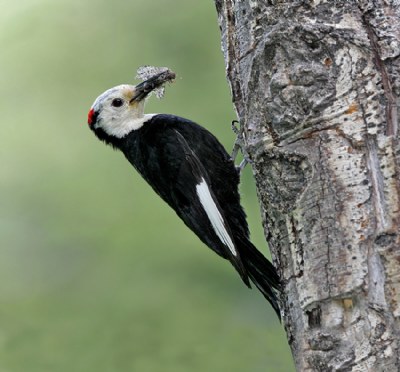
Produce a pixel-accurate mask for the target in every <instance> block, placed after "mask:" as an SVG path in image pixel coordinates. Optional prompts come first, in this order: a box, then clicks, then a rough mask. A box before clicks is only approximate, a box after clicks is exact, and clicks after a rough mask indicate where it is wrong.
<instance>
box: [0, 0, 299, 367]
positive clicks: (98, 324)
mask: <svg viewBox="0 0 400 372" xmlns="http://www.w3.org/2000/svg"><path fill="white" fill-rule="evenodd" d="M0 4H1V12H0V30H1V31H0V50H1V52H0V79H1V83H0V95H1V99H0V112H1V125H0V159H1V161H0V170H1V172H0V372H64V371H65V372H71V371H74V372H79V371H82V372H90V371H107V372H108V371H110V372H111V371H143V372H147V371H154V372H157V371H163V372H169V371H171V372H172V371H174V372H180V371H182V372H183V371H191V372H196V371H231V372H234V371H246V372H247V371H251V372H252V371H272V372H275V371H283V372H286V371H291V370H293V364H292V361H291V356H290V353H289V348H288V346H287V342H286V339H285V334H284V331H283V327H282V326H281V325H280V324H279V322H278V320H277V318H276V317H275V315H274V314H273V311H272V310H271V308H270V306H269V305H268V303H267V302H266V301H265V300H264V299H263V297H262V296H261V294H259V293H258V292H257V291H256V290H253V291H250V290H248V289H246V287H245V286H244V285H243V283H242V282H241V280H240V278H239V277H238V275H237V274H236V273H235V271H234V269H233V268H232V267H231V266H230V265H229V264H228V263H227V262H225V261H223V260H221V259H220V258H219V257H218V256H217V255H215V254H214V253H212V252H211V251H210V250H209V249H208V248H206V247H205V246H203V245H202V243H200V241H199V240H198V239H197V238H196V237H195V236H194V234H193V233H191V232H190V231H189V230H188V229H187V228H186V227H185V226H184V225H183V223H182V222H181V221H180V220H179V219H178V218H177V217H176V215H175V214H174V212H172V211H171V210H170V209H169V208H168V207H167V206H166V205H165V204H164V203H163V202H162V201H161V200H160V199H159V198H158V197H157V196H156V195H155V194H154V192H153V191H152V190H151V189H150V188H149V187H148V186H147V185H146V184H145V182H144V181H143V180H142V179H141V178H140V176H138V175H137V174H136V173H135V171H134V170H133V169H132V168H131V166H130V165H129V164H128V162H127V161H126V160H125V159H124V158H123V156H122V155H121V154H120V153H118V152H115V151H113V150H112V149H111V148H108V147H106V146H104V144H102V143H100V142H99V141H98V140H97V139H96V138H95V137H94V135H93V134H92V133H91V132H90V130H89V129H88V128H87V124H86V118H87V112H88V110H89V108H90V106H91V104H92V102H93V101H94V99H95V98H96V97H97V96H98V95H99V94H100V93H102V92H103V91H104V90H105V89H108V88H110V87H112V86H114V85H117V84H121V83H132V82H134V81H135V80H134V77H135V75H136V69H137V67H139V66H141V65H146V64H150V65H154V66H168V67H169V68H171V69H172V70H174V71H175V72H176V73H177V75H178V78H177V80H176V82H175V83H174V84H173V85H171V86H168V87H167V91H166V96H165V98H164V99H163V100H161V101H158V100H156V99H155V98H152V99H151V101H150V102H149V104H148V108H147V112H166V113H174V114H177V115H181V116H184V117H188V118H191V119H193V120H195V121H197V122H199V123H201V124H203V125H204V126H206V127H208V128H209V129H210V130H211V131H212V132H213V133H214V134H215V135H217V137H219V138H220V139H221V141H222V142H223V143H224V145H225V146H226V148H227V149H229V150H230V148H231V146H232V144H233V142H234V135H233V133H232V132H231V129H230V122H231V120H233V119H235V114H234V112H233V109H232V104H231V99H230V93H229V86H228V84H227V81H226V79H225V68H224V61H223V56H222V53H221V51H220V34H219V29H218V24H217V16H216V11H215V9H214V5H213V2H212V1H199V0H169V1H167V0H153V1H149V0H133V1H122V0H118V1H105V0H97V1H95V0H88V1H80V0H79V1H78V0H68V1H67V0H56V1H50V0H18V1H13V2H6V1H4V0H0ZM241 190H242V194H243V202H244V204H245V207H246V210H247V213H248V215H249V223H250V226H251V229H252V231H253V241H254V242H255V244H256V245H257V246H258V247H259V248H260V249H261V250H262V251H263V252H264V253H267V251H266V244H265V241H264V238H263V232H262V227H261V224H260V218H259V209H258V205H257V200H256V193H255V188H254V185H253V181H252V178H251V171H250V169H247V170H246V171H245V175H244V179H243V185H242V189H241Z"/></svg>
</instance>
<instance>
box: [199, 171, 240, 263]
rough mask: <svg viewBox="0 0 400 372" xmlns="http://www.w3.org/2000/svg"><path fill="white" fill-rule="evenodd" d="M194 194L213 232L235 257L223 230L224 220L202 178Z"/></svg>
mask: <svg viewBox="0 0 400 372" xmlns="http://www.w3.org/2000/svg"><path fill="white" fill-rule="evenodd" d="M196 192H197V196H198V197H199V199H200V202H201V205H202V206H203V208H204V210H205V211H206V213H207V216H208V219H209V220H210V222H211V225H212V227H213V229H214V231H215V232H216V234H217V235H218V237H219V238H220V239H221V241H222V243H224V244H225V245H226V246H227V247H228V248H229V250H230V251H231V252H232V254H233V255H234V256H236V255H237V253H236V250H235V246H234V244H233V241H232V239H231V237H230V236H229V233H228V231H227V230H226V228H225V224H224V220H223V218H222V216H221V213H220V212H219V210H218V207H217V205H216V204H215V202H214V200H213V198H212V196H211V193H210V189H209V188H208V185H207V182H206V181H205V179H204V178H202V179H201V182H200V183H199V184H198V185H197V186H196Z"/></svg>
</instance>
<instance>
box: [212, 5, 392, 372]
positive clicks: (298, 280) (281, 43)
mask: <svg viewBox="0 0 400 372" xmlns="http://www.w3.org/2000/svg"><path fill="white" fill-rule="evenodd" d="M215 3H216V7H217V12H218V16H219V24H220V28H221V33H222V50H223V53H224V56H225V62H226V72H227V77H228V80H229V82H230V86H231V91H232V97H233V103H234V106H235V109H236V112H237V115H238V118H239V121H240V137H241V139H242V145H243V146H242V149H243V151H244V153H245V154H246V156H248V157H249V158H250V159H251V160H252V168H253V173H254V177H255V179H256V183H257V190H258V197H259V201H260V205H261V212H262V217H263V224H264V229H265V236H266V239H267V241H268V243H269V246H270V249H271V253H272V256H273V261H274V264H275V266H276V267H277V268H278V272H279V273H280V276H281V279H282V283H283V287H284V292H283V294H282V312H283V322H284V325H285V329H286V332H287V338H288V342H289V344H290V347H291V350H292V353H293V357H294V360H295V364H296V368H297V370H298V371H389V372H392V371H393V372H395V371H400V228H399V226H400V141H399V97H400V1H398V0H391V1H390V0H386V1H385V0H374V1H373V0H369V1H368V0H365V1H351V0H347V1H343V0H342V1H340V0H337V1H333V0H331V1H327V0H319V1H318V0H314V1H311V0H308V1H306V0H303V1H278V0H275V1H272V0H271V1H266V0H265V1H261V0H258V1H257V0H246V1H245V0H215ZM265 370H266V371H268V366H266V368H265Z"/></svg>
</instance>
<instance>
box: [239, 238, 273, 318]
mask: <svg viewBox="0 0 400 372" xmlns="http://www.w3.org/2000/svg"><path fill="white" fill-rule="evenodd" d="M241 243H242V244H241V246H242V247H243V249H241V250H240V258H241V259H242V262H243V265H244V267H245V268H246V270H247V274H248V275H249V277H250V279H251V281H252V282H253V283H254V284H255V286H256V287H257V288H258V289H259V291H260V292H261V293H262V294H263V295H264V297H265V298H266V299H267V300H268V302H269V303H270V304H271V305H272V307H273V308H274V310H275V312H276V314H277V315H278V317H279V319H280V318H281V314H280V311H279V303H278V295H279V292H280V290H281V286H280V280H279V276H278V273H277V272H276V269H275V267H274V266H273V265H272V263H271V262H269V261H268V260H267V259H266V258H265V257H264V256H263V254H262V253H261V252H260V251H258V250H257V248H256V247H255V246H254V245H253V244H252V243H251V242H250V241H249V240H247V239H246V241H243V240H241Z"/></svg>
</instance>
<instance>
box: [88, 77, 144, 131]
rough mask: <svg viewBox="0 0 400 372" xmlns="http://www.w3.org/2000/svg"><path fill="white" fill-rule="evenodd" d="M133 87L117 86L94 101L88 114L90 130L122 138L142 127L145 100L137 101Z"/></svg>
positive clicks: (136, 93) (136, 92)
mask: <svg viewBox="0 0 400 372" xmlns="http://www.w3.org/2000/svg"><path fill="white" fill-rule="evenodd" d="M137 96H138V91H137V90H136V87H135V86H133V85H125V84H124V85H119V86H116V87H114V88H111V89H108V90H106V91H105V92H104V93H103V94H101V95H100V96H99V97H97V99H96V100H95V101H94V103H93V105H92V107H91V109H90V111H89V114H88V124H89V126H90V128H91V129H92V130H93V131H95V132H96V130H103V131H104V132H105V133H107V134H108V135H109V136H113V137H117V138H122V137H124V136H126V135H127V134H128V133H129V132H131V131H132V130H135V129H139V128H140V127H141V126H142V125H143V118H144V104H145V99H137V98H136V97H137Z"/></svg>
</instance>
